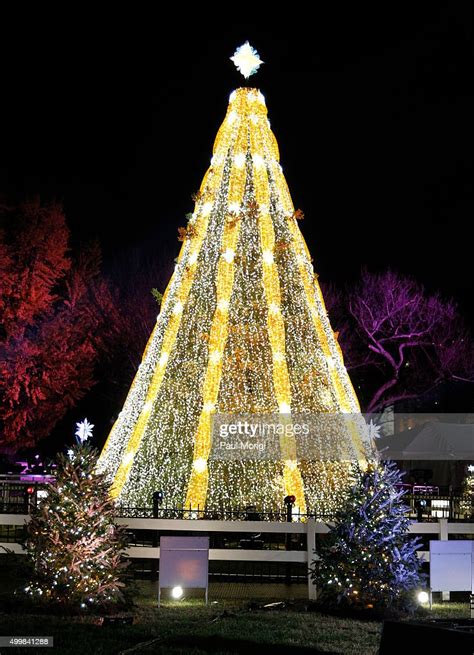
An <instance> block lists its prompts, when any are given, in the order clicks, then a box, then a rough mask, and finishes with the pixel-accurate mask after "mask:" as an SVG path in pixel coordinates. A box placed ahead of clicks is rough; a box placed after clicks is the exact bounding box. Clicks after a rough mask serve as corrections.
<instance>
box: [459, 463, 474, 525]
mask: <svg viewBox="0 0 474 655" xmlns="http://www.w3.org/2000/svg"><path fill="white" fill-rule="evenodd" d="M462 496H463V497H462V500H461V506H460V509H461V512H462V513H463V514H464V518H467V519H468V518H471V516H472V515H473V514H474V464H469V466H468V467H467V474H466V477H465V478H464V481H463V483H462Z"/></svg>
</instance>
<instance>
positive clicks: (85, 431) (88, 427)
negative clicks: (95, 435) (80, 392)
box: [75, 418, 94, 444]
mask: <svg viewBox="0 0 474 655" xmlns="http://www.w3.org/2000/svg"><path fill="white" fill-rule="evenodd" d="M93 429H94V425H93V424H92V423H89V421H88V420H87V419H86V418H85V419H84V420H83V421H81V422H80V423H76V432H75V435H76V440H77V443H78V444H83V443H84V442H85V441H87V439H89V438H90V437H92V430H93Z"/></svg>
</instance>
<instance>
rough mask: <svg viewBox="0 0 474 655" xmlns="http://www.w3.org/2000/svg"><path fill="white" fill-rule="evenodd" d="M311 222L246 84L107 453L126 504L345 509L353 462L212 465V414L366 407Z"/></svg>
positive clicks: (286, 414)
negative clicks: (312, 242) (324, 289)
mask: <svg viewBox="0 0 474 655" xmlns="http://www.w3.org/2000/svg"><path fill="white" fill-rule="evenodd" d="M246 45H248V44H246ZM244 47H245V46H242V48H244ZM242 48H240V49H239V50H240V52H239V50H238V51H237V52H236V54H235V55H234V57H233V60H234V61H235V63H236V65H238V66H239V68H240V69H241V70H242V72H243V74H244V75H245V72H247V73H249V71H250V70H251V68H250V67H251V65H253V68H258V66H257V63H258V62H256V60H252V57H257V58H258V54H257V53H255V52H254V53H251V52H250V53H249V52H248V49H246V50H245V51H242ZM249 48H250V49H251V50H252V48H251V46H249ZM247 58H248V61H247ZM258 61H259V62H260V63H261V61H260V59H259V58H258ZM252 62H253V64H252ZM258 65H259V64H258ZM249 74H250V73H249ZM302 218H303V212H302V211H301V210H296V211H295V208H294V206H293V203H292V201H291V197H290V193H289V191H288V187H287V184H286V180H285V178H284V176H283V173H282V169H281V166H280V164H279V152H278V146H277V142H276V139H275V137H274V135H273V133H272V132H271V130H270V125H269V122H268V119H267V109H266V105H265V100H264V97H263V95H262V94H261V93H260V91H258V90H257V89H253V88H241V89H237V90H236V91H234V92H233V93H232V94H231V96H230V102H229V106H228V109H227V114H226V116H225V119H224V122H223V123H222V125H221V127H220V129H219V131H218V134H217V137H216V140H215V143H214V149H213V156H212V160H211V166H210V168H209V170H208V171H207V173H206V174H205V175H204V179H203V181H202V184H201V188H200V189H199V192H198V193H197V194H196V195H195V207H194V211H193V213H192V214H191V216H190V219H189V223H188V225H187V226H186V228H180V231H179V239H180V241H182V245H181V251H180V254H179V257H178V259H177V263H176V267H175V271H174V273H173V275H172V277H171V280H170V282H169V285H168V287H167V289H166V292H165V294H164V296H163V301H162V304H161V311H160V314H159V316H158V319H157V322H156V326H155V328H154V330H153V332H152V334H151V336H150V339H149V342H148V344H147V347H146V349H145V352H144V355H143V360H142V362H141V364H140V367H139V369H138V371H137V373H136V376H135V379H134V381H133V383H132V386H131V388H130V391H129V394H128V396H127V399H126V401H125V404H124V407H123V409H122V411H121V412H120V415H119V416H118V418H117V421H116V423H115V425H114V426H113V428H112V431H111V433H110V435H109V437H108V439H107V442H106V444H105V446H104V449H103V451H102V454H101V456H100V460H99V464H98V468H99V470H101V471H104V472H105V473H106V474H107V476H108V479H109V480H110V483H111V485H112V494H113V496H114V497H115V498H116V499H117V501H118V502H119V503H121V504H124V505H129V506H130V505H133V506H140V505H142V506H143V505H149V504H150V499H151V496H152V494H153V492H154V491H156V489H163V490H164V491H165V494H166V498H167V502H168V503H170V504H182V503H186V506H187V507H191V508H193V509H196V508H198V507H199V508H201V509H202V508H204V507H207V508H208V509H222V508H231V507H234V506H236V505H240V506H243V505H247V504H260V505H263V506H265V507H267V508H277V507H281V505H282V501H283V498H284V497H285V496H288V495H294V496H295V498H296V500H295V506H296V507H298V508H299V509H300V510H301V511H305V510H311V511H314V510H315V508H317V509H318V511H322V510H323V509H327V508H331V507H334V506H335V505H336V504H337V502H338V498H339V497H340V493H341V489H342V488H343V487H344V485H345V486H346V487H347V481H348V476H349V473H348V467H347V466H345V465H344V464H343V463H342V462H328V463H323V462H310V461H306V462H300V461H299V460H298V458H297V453H296V449H295V443H294V441H292V440H291V439H287V440H286V441H285V442H284V443H282V457H281V461H250V460H241V461H218V460H214V459H210V457H209V455H210V450H211V420H212V416H213V414H215V413H227V414H232V413H234V414H235V413H247V414H252V413H275V414H278V413H279V414H280V415H281V417H282V420H283V421H291V415H292V413H296V412H297V413H302V412H303V413H304V412H312V413H316V412H324V413H341V412H344V413H354V412H359V411H360V410H359V404H358V401H357V398H356V395H355V392H354V390H353V387H352V384H351V381H350V379H349V376H348V374H347V371H346V369H345V367H344V363H343V358H342V354H341V351H340V348H339V344H338V343H337V339H336V338H335V335H334V332H333V330H332V329H331V325H330V323H329V319H328V317H327V313H326V309H325V306H324V301H323V297H322V294H321V290H320V287H319V284H318V280H317V277H316V276H315V273H314V270H313V265H312V260H311V257H310V255H309V252H308V249H307V247H306V243H305V241H304V238H303V236H302V234H301V231H300V229H299V225H298V221H299V220H301V219H302ZM335 438H338V439H341V440H345V441H346V442H347V443H346V444H345V446H344V447H345V449H346V451H347V452H348V453H350V456H351V457H352V458H353V459H359V460H362V459H364V458H365V456H366V451H365V446H364V442H363V439H362V438H361V437H360V436H359V435H358V434H357V433H356V431H355V432H354V433H353V434H347V433H346V434H341V435H339V436H337V437H335Z"/></svg>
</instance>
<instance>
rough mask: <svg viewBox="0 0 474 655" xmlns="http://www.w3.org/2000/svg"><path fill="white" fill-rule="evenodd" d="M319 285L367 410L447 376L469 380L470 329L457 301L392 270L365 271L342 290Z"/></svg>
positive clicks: (473, 362)
mask: <svg viewBox="0 0 474 655" xmlns="http://www.w3.org/2000/svg"><path fill="white" fill-rule="evenodd" d="M324 291H325V298H327V299H328V302H327V306H328V312H329V315H330V317H331V321H332V323H333V326H334V327H335V329H336V330H338V331H339V341H340V343H341V347H342V349H343V352H344V357H345V362H346V365H347V367H348V369H349V370H350V371H351V372H352V377H353V378H354V379H355V381H357V379H359V380H360V381H361V382H362V383H363V384H361V385H360V386H361V387H363V391H362V401H363V404H364V409H365V411H367V412H376V411H382V410H383V409H384V408H385V407H387V406H388V405H392V404H393V403H394V402H396V401H399V400H408V399H412V398H418V397H420V396H422V395H423V394H425V393H427V392H429V391H431V390H432V389H434V388H435V387H437V386H438V385H439V384H441V383H442V382H444V381H447V380H458V381H468V382H473V381H474V343H473V339H472V335H471V334H470V333H469V330H468V329H467V327H466V325H465V323H464V321H463V318H462V316H461V315H460V313H459V311H458V309H457V307H456V305H455V303H454V302H452V301H448V300H443V299H442V298H441V297H440V296H438V295H429V294H428V293H427V292H426V291H425V289H424V288H423V286H422V285H421V284H419V283H418V282H417V281H416V280H414V279H412V278H410V277H404V276H402V275H399V274H398V273H394V272H393V271H386V272H384V273H369V272H367V271H363V272H362V277H361V280H360V282H359V284H358V285H357V286H356V287H355V288H353V289H351V290H350V291H349V293H348V294H347V297H346V296H345V295H344V294H343V293H341V292H338V291H336V290H335V289H334V288H333V287H329V288H328V289H325V290H324ZM364 395H365V402H364Z"/></svg>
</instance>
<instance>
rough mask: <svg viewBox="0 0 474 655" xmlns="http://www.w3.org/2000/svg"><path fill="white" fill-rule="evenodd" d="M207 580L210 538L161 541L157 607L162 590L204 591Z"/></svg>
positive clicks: (169, 538) (178, 538)
mask: <svg viewBox="0 0 474 655" xmlns="http://www.w3.org/2000/svg"><path fill="white" fill-rule="evenodd" d="M208 580H209V537H161V538H160V576H159V581H158V605H159V604H160V598H161V590H162V589H170V588H173V587H182V588H183V589H205V590H206V603H207V591H208Z"/></svg>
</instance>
